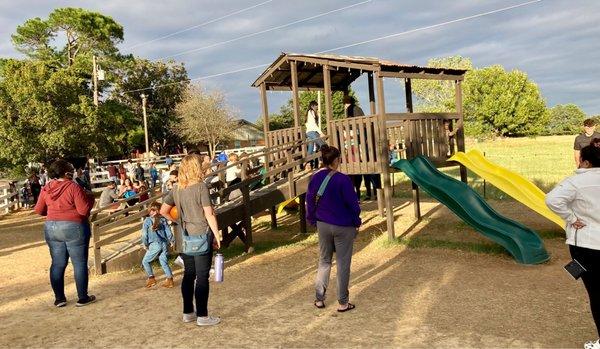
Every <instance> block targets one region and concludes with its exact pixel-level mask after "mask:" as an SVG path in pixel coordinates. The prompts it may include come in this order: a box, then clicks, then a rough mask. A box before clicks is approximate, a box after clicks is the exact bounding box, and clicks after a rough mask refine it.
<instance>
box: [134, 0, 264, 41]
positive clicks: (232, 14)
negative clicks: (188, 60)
mask: <svg viewBox="0 0 600 349" xmlns="http://www.w3.org/2000/svg"><path fill="white" fill-rule="evenodd" d="M270 2H273V0H267V1H263V2H261V3H259V4H256V5H252V6H250V7H246V8H243V9H241V10H237V11H234V12H231V13H229V14H226V15H224V16H221V17H218V18H213V19H211V20H209V21H206V22H203V23H200V24H196V25H193V26H191V27H188V28H185V29H181V30H178V31H176V32H173V33H171V34H167V35H165V36H161V37H158V38H156V39H152V40H148V41H144V42H140V43H138V44H135V45H133V46H129V47H127V48H126V50H131V49H133V48H136V47H140V46H143V45H146V44H151V43H153V42H157V41H160V40H163V39H167V38H170V37H172V36H175V35H179V34H181V33H185V32H188V31H190V30H193V29H196V28H200V27H204V26H205V25H208V24H211V23H215V22H218V21H220V20H222V19H225V18H229V17H232V16H235V15H239V14H240V13H244V12H246V11H250V10H252V9H255V8H257V7H260V6H263V5H266V4H268V3H270Z"/></svg>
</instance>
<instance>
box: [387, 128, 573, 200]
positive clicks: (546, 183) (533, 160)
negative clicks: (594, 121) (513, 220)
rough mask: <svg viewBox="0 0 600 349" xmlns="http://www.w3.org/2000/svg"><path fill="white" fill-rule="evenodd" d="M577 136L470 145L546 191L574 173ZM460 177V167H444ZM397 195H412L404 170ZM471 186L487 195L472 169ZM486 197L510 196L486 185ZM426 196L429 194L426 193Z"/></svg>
mask: <svg viewBox="0 0 600 349" xmlns="http://www.w3.org/2000/svg"><path fill="white" fill-rule="evenodd" d="M574 139H575V136H546V137H536V138H503V139H496V140H489V141H484V142H477V141H476V140H472V139H468V140H467V144H466V148H467V151H469V150H471V149H478V150H480V151H482V152H484V153H485V156H486V157H487V158H488V159H489V160H490V161H492V162H494V163H496V164H498V165H500V166H503V167H505V168H507V169H509V170H512V171H515V172H517V173H519V174H520V175H522V176H524V177H525V178H527V179H529V180H530V181H532V182H533V183H535V184H536V185H537V186H538V187H540V189H542V190H543V191H545V192H548V191H550V189H552V188H553V187H554V186H555V185H556V184H557V183H558V182H560V181H561V180H562V179H564V178H565V177H567V176H569V175H570V174H572V173H573V171H574V169H575V162H574V160H573V141H574ZM442 171H443V172H444V173H447V174H448V175H450V176H453V177H455V178H459V172H458V168H457V167H454V168H447V169H443V170H442ZM394 183H395V188H394V196H396V197H406V198H408V197H411V195H412V194H411V190H410V182H409V181H408V178H406V176H404V174H402V173H396V174H394ZM469 185H471V187H473V188H474V189H475V190H477V191H478V192H479V193H480V194H483V190H484V182H483V180H482V179H481V178H479V177H477V176H476V175H475V174H474V173H472V172H470V171H469ZM485 187H486V190H485V192H486V193H485V194H486V195H485V196H486V198H490V199H499V200H503V199H507V198H508V197H507V195H506V194H504V193H503V192H502V191H500V190H498V189H496V188H494V187H493V186H492V185H490V184H489V183H487V184H486V186H485ZM425 196H426V195H425Z"/></svg>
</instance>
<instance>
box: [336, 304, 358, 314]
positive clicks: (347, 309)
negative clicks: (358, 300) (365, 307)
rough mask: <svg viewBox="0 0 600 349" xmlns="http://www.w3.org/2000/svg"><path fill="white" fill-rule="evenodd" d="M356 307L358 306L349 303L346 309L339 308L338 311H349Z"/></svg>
mask: <svg viewBox="0 0 600 349" xmlns="http://www.w3.org/2000/svg"><path fill="white" fill-rule="evenodd" d="M354 308H356V306H355V305H354V304H352V303H348V306H347V307H346V309H338V310H337V311H338V313H344V312H347V311H349V310H352V309H354Z"/></svg>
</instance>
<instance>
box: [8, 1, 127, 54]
mask: <svg viewBox="0 0 600 349" xmlns="http://www.w3.org/2000/svg"><path fill="white" fill-rule="evenodd" d="M121 41H123V27H122V26H121V25H120V24H118V23H117V22H115V21H114V20H113V19H112V18H111V17H108V16H105V15H102V14H100V13H97V12H90V11H87V10H84V9H81V8H72V7H67V8H58V9H56V10H54V11H53V12H52V13H50V15H49V16H48V19H46V20H43V19H40V18H33V19H30V20H27V21H26V22H25V23H24V24H23V25H20V26H18V27H17V30H16V33H15V34H13V35H12V42H13V44H14V45H15V47H16V48H17V50H18V51H19V52H22V53H23V54H25V55H26V56H28V57H30V58H32V59H39V60H45V61H49V60H54V61H56V62H60V63H62V64H66V65H72V64H73V63H74V61H75V59H76V58H77V56H78V55H79V54H82V53H84V52H93V53H96V54H103V55H109V56H110V55H115V54H116V53H118V49H117V47H116V45H117V44H118V43H120V42H121ZM54 43H64V46H63V47H55V46H53V44H54Z"/></svg>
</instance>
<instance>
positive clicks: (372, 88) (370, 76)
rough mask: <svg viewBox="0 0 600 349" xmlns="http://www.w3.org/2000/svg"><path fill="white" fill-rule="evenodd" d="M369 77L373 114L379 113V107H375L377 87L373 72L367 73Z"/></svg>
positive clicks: (370, 101) (370, 102) (370, 103)
mask: <svg viewBox="0 0 600 349" xmlns="http://www.w3.org/2000/svg"><path fill="white" fill-rule="evenodd" d="M367 78H368V81H369V105H370V107H371V115H375V113H377V109H376V108H375V88H374V86H373V72H369V73H368V74H367Z"/></svg>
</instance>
